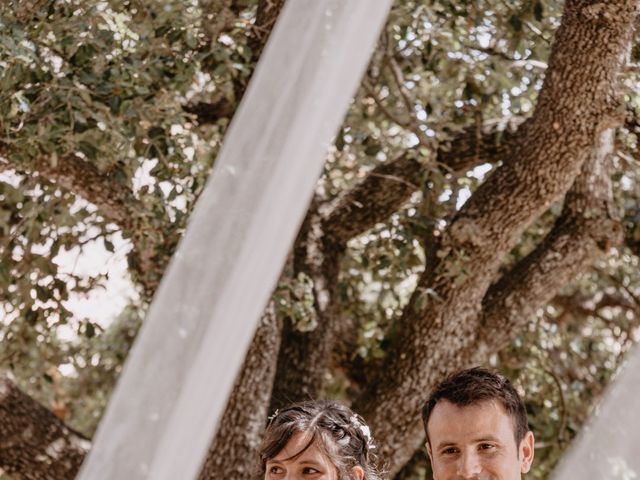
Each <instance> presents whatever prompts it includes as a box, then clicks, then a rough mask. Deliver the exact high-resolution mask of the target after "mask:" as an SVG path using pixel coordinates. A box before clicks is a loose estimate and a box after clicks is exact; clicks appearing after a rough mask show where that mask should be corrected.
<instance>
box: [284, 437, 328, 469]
mask: <svg viewBox="0 0 640 480" xmlns="http://www.w3.org/2000/svg"><path fill="white" fill-rule="evenodd" d="M317 442H318V440H317V438H314V436H313V435H312V434H311V433H309V432H296V433H294V434H293V435H292V436H291V438H290V439H289V441H288V442H287V444H286V445H285V446H284V448H283V449H282V450H281V451H280V452H278V454H277V455H276V456H275V457H274V458H273V459H272V461H274V462H281V463H292V462H303V461H306V460H310V459H313V460H316V461H317V460H318V459H319V458H326V456H325V454H324V452H323V451H322V450H321V449H320V448H318V445H317Z"/></svg>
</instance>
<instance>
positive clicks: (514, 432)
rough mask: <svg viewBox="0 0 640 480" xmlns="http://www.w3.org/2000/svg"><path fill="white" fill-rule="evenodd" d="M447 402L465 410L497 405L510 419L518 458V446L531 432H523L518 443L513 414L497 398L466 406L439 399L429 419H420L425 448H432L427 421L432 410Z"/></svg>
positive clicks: (477, 401)
mask: <svg viewBox="0 0 640 480" xmlns="http://www.w3.org/2000/svg"><path fill="white" fill-rule="evenodd" d="M443 401H444V402H447V403H450V404H451V405H453V406H454V407H456V408H460V409H462V408H467V407H475V406H477V405H480V404H483V403H497V404H498V406H499V407H500V408H501V409H502V411H503V413H504V414H505V415H507V416H508V417H509V418H510V419H511V427H512V429H513V438H514V441H515V443H516V448H517V449H518V456H519V455H520V444H521V443H522V441H523V440H524V439H525V438H526V436H527V433H529V432H530V431H531V430H530V429H529V428H527V431H526V432H525V434H524V436H523V437H522V439H520V441H518V438H517V435H518V432H517V421H516V416H515V413H509V412H508V411H507V409H506V408H505V406H504V405H503V404H502V402H501V401H500V399H499V398H483V399H479V400H475V401H473V402H470V403H467V404H466V405H458V404H456V403H455V402H452V401H451V400H449V399H447V398H439V399H438V400H436V402H435V403H434V404H433V407H432V408H431V411H430V412H429V417H428V418H427V419H426V422H425V419H424V418H423V419H422V424H423V425H424V433H425V436H426V437H427V438H426V444H425V445H426V447H427V448H432V446H431V441H430V440H429V420H431V417H432V415H433V412H434V410H435V409H436V407H437V406H438V404H439V403H441V402H443Z"/></svg>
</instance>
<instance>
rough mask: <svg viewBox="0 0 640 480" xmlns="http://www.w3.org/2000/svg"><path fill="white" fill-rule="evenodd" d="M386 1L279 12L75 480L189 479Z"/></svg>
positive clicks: (291, 5) (306, 2)
mask: <svg viewBox="0 0 640 480" xmlns="http://www.w3.org/2000/svg"><path fill="white" fill-rule="evenodd" d="M390 3H391V2H390V0H290V1H288V2H287V4H286V6H285V8H284V10H283V12H282V14H281V18H280V20H279V21H278V24H277V25H276V28H275V30H274V32H273V34H272V38H271V39H270V41H269V44H268V45H267V48H266V50H265V52H264V54H263V57H262V60H261V61H260V64H259V65H258V68H257V71H256V73H255V75H254V78H253V79H252V81H251V85H250V87H249V90H248V91H247V94H246V96H245V99H244V100H243V102H242V105H241V106H240V109H239V111H238V112H237V114H236V116H235V118H234V120H233V122H232V125H231V127H230V129H229V132H228V134H227V137H226V139H225V143H224V147H223V149H222V151H221V152H220V155H219V157H218V160H217V161H216V165H215V168H214V172H213V174H212V177H211V179H210V181H209V183H208V185H207V187H206V188H205V191H204V192H203V194H202V196H201V198H200V200H199V201H198V204H197V206H196V208H195V211H194V213H193V216H192V219H191V221H190V223H189V228H188V230H187V233H186V235H185V238H184V239H183V241H182V242H181V244H180V246H179V248H178V251H177V253H176V254H175V256H174V258H173V260H172V263H171V265H170V267H169V269H168V271H167V274H166V275H165V278H164V279H163V282H162V285H161V286H160V288H159V290H158V293H157V295H156V298H155V300H154V302H153V305H152V306H151V310H150V312H149V315H148V317H147V320H146V321H145V324H144V326H143V328H142V330H141V332H140V335H139V337H138V339H137V340H136V343H135V345H134V347H133V349H132V352H131V353H130V355H129V358H128V359H127V362H126V365H125V369H124V371H123V373H122V375H121V378H120V380H119V382H118V385H117V388H116V390H115V392H114V395H113V397H112V399H111V402H110V404H109V407H108V409H107V412H106V414H105V416H104V419H103V421H102V423H101V424H100V427H99V429H98V432H97V435H96V438H95V442H94V447H93V450H92V451H91V453H90V454H89V456H88V459H87V460H86V461H85V464H84V465H83V467H82V469H81V472H80V475H79V478H80V479H82V480H100V479H109V480H113V479H127V480H134V479H141V478H152V479H154V480H163V479H166V480H169V479H171V480H175V479H190V478H196V476H197V473H198V471H199V468H200V465H201V462H202V461H203V459H204V456H205V454H206V450H207V447H208V445H209V443H210V440H211V438H212V436H213V432H214V431H215V428H216V425H217V423H218V420H219V416H220V415H221V414H222V412H223V409H224V406H225V403H226V399H227V396H228V394H229V393H230V391H231V388H232V385H233V381H234V378H235V376H236V373H237V371H238V369H239V367H240V365H241V362H242V360H243V357H244V355H245V352H246V350H247V348H248V345H249V343H250V340H251V337H252V334H253V332H254V329H255V326H256V324H257V320H258V318H259V316H260V312H261V311H262V309H263V308H264V306H265V304H266V302H267V300H268V297H269V294H270V292H271V290H272V288H273V287H274V284H275V282H276V281H277V277H278V275H279V273H280V270H281V268H282V265H283V264H284V261H285V258H286V255H287V251H288V250H289V248H290V245H291V243H292V241H293V238H294V236H295V233H296V230H297V228H298V227H299V224H300V222H301V221H302V218H303V215H304V213H305V210H306V208H307V205H308V202H309V199H310V197H311V194H312V191H313V188H314V185H315V182H316V180H317V178H318V175H319V173H320V171H321V167H322V164H323V161H324V157H325V155H326V151H327V147H328V145H329V144H330V141H331V138H332V136H333V135H334V134H335V132H336V131H337V129H338V127H339V125H340V122H341V120H342V117H343V115H344V112H345V110H346V108H347V106H348V103H349V100H350V99H351V97H352V95H353V93H354V91H355V89H356V88H357V85H358V82H359V80H360V77H361V75H362V73H363V71H364V69H365V67H366V64H367V61H368V59H369V56H370V54H371V51H372V49H373V46H374V44H375V42H376V40H377V37H378V34H379V32H380V28H381V26H382V25H383V23H384V20H385V18H386V15H387V12H388V9H389V7H390Z"/></svg>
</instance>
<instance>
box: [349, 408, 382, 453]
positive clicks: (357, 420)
mask: <svg viewBox="0 0 640 480" xmlns="http://www.w3.org/2000/svg"><path fill="white" fill-rule="evenodd" d="M349 422H351V425H353V426H354V427H355V428H357V429H358V430H360V432H362V436H363V437H364V438H365V440H366V441H367V449H369V450H373V449H375V448H376V446H375V444H374V443H373V437H372V436H371V429H370V428H369V426H368V425H367V424H366V423H364V420H363V419H362V417H360V416H359V415H352V416H351V418H349Z"/></svg>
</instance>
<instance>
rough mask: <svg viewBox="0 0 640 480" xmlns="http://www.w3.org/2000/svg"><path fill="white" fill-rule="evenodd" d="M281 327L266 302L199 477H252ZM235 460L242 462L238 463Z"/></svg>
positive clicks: (264, 420) (273, 311)
mask: <svg viewBox="0 0 640 480" xmlns="http://www.w3.org/2000/svg"><path fill="white" fill-rule="evenodd" d="M281 327H282V325H281V322H280V321H279V320H278V318H277V317H276V314H275V308H274V305H273V303H270V304H269V306H268V307H267V308H266V310H265V313H264V315H263V317H262V319H261V321H260V325H259V326H258V330H257V331H256V334H255V336H254V340H253V343H252V345H251V347H250V349H249V352H248V353H247V357H246V359H245V361H244V364H243V366H242V370H241V372H240V375H239V377H238V379H237V380H236V384H235V386H234V388H233V392H232V394H231V397H230V398H229V402H228V404H227V407H226V409H225V412H224V416H223V417H222V421H221V424H220V427H219V429H218V432H217V435H216V437H215V438H214V441H213V442H212V444H211V447H210V449H209V454H208V456H207V459H206V461H205V464H204V466H203V467H202V472H201V474H200V479H201V480H205V479H211V480H217V479H221V478H229V479H234V480H251V479H254V478H256V475H255V473H256V470H255V465H256V462H255V459H256V451H257V448H258V445H259V442H260V438H261V436H262V431H263V429H264V426H265V424H266V418H267V407H268V405H269V399H270V397H271V386H272V385H273V377H274V375H275V371H276V359H277V356H278V349H279V348H280V331H281ZM238 459H243V460H246V461H244V462H238Z"/></svg>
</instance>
